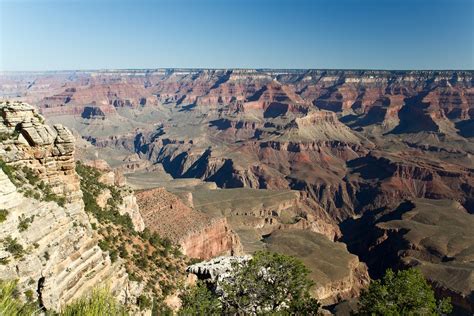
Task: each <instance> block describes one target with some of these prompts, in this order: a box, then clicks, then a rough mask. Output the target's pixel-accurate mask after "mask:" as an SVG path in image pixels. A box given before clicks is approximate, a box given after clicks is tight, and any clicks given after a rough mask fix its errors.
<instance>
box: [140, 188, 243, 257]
mask: <svg viewBox="0 0 474 316" xmlns="http://www.w3.org/2000/svg"><path fill="white" fill-rule="evenodd" d="M137 201H138V205H139V208H140V212H141V215H142V217H143V220H144V222H145V226H146V227H147V228H148V229H150V230H151V231H156V232H157V233H158V234H160V235H161V236H164V237H167V238H169V239H171V240H172V241H174V242H176V243H177V244H179V245H180V246H181V248H182V250H183V253H184V254H185V255H187V256H189V257H194V258H202V259H208V258H211V257H215V256H217V255H222V254H234V253H236V254H237V253H239V252H240V247H241V246H240V241H239V239H238V237H237V235H235V234H234V232H233V231H232V230H231V229H230V227H229V225H228V224H227V220H226V219H225V218H223V217H212V216H209V215H206V214H204V213H201V212H198V211H196V210H193V209H191V208H190V207H188V206H186V205H185V204H184V203H183V202H182V201H181V200H179V198H178V197H177V196H175V195H173V194H171V193H169V192H168V191H166V190H165V189H163V188H157V189H151V190H145V191H142V192H139V193H137Z"/></svg>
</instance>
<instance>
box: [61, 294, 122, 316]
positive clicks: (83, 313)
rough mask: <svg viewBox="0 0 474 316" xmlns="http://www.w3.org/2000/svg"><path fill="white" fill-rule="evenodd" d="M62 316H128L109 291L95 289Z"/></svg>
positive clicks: (64, 311) (70, 306)
mask: <svg viewBox="0 0 474 316" xmlns="http://www.w3.org/2000/svg"><path fill="white" fill-rule="evenodd" d="M60 315H61V316H109V315H110V316H116V315H117V316H120V315H128V313H127V311H126V310H125V308H124V307H123V306H122V305H120V304H119V303H118V302H117V301H116V300H115V298H114V297H113V296H112V295H111V294H110V292H109V291H108V290H107V289H104V288H102V289H94V290H92V293H90V294H89V295H86V296H84V297H82V298H80V299H78V300H76V301H74V302H73V303H71V304H70V305H68V306H66V307H65V308H64V309H63V310H62V311H61V312H60Z"/></svg>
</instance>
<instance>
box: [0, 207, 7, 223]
mask: <svg viewBox="0 0 474 316" xmlns="http://www.w3.org/2000/svg"><path fill="white" fill-rule="evenodd" d="M7 216H8V211H7V210H5V209H1V210H0V223H3V222H4V221H6V220H7Z"/></svg>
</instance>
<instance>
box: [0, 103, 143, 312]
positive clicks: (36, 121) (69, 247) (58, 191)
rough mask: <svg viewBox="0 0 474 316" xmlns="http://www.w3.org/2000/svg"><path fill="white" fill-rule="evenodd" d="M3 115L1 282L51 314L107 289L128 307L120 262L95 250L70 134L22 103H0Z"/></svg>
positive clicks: (129, 295) (0, 151)
mask: <svg viewBox="0 0 474 316" xmlns="http://www.w3.org/2000/svg"><path fill="white" fill-rule="evenodd" d="M0 114H1V119H2V120H1V121H0V133H2V137H3V139H2V142H1V143H0V159H1V163H2V169H1V170H0V184H1V185H0V188H1V189H0V201H1V203H0V204H1V208H2V212H4V213H5V214H6V215H5V219H4V220H3V221H2V222H1V223H0V239H1V240H2V250H1V252H0V253H1V255H0V256H1V261H2V263H1V264H0V278H1V279H17V280H18V287H19V292H20V295H21V296H22V297H24V295H25V293H27V292H30V293H33V297H34V298H35V299H38V301H39V303H40V305H41V306H42V307H44V308H45V309H48V310H56V311H57V310H58V309H60V308H61V306H64V305H65V304H67V303H70V302H71V301H72V300H74V299H76V298H78V297H80V296H81V295H83V294H85V293H87V292H88V291H89V290H91V289H92V288H93V287H97V286H104V285H108V286H109V287H110V289H111V291H112V292H113V293H115V295H117V296H118V297H120V299H121V300H122V301H123V302H124V303H131V301H133V299H134V298H133V297H134V295H135V294H136V293H132V291H129V289H130V288H129V280H128V276H127V273H126V272H125V269H124V267H123V265H122V264H121V261H117V262H115V263H112V262H111V260H110V258H109V256H108V254H107V253H106V252H104V251H102V250H101V249H100V248H99V247H98V245H97V242H98V240H97V236H96V234H95V232H94V231H93V230H92V228H91V225H90V223H89V218H88V216H87V214H86V213H85V212H84V205H83V202H82V199H81V196H82V193H81V190H80V188H79V178H78V175H77V174H76V172H75V161H74V139H73V137H72V136H71V134H70V133H69V131H68V130H67V129H65V128H64V127H62V126H59V125H56V126H55V127H54V129H52V128H50V127H48V126H46V125H44V124H43V118H42V117H41V116H39V115H38V114H37V112H36V110H35V109H34V108H33V107H31V106H29V105H27V104H23V103H6V102H2V103H0Z"/></svg>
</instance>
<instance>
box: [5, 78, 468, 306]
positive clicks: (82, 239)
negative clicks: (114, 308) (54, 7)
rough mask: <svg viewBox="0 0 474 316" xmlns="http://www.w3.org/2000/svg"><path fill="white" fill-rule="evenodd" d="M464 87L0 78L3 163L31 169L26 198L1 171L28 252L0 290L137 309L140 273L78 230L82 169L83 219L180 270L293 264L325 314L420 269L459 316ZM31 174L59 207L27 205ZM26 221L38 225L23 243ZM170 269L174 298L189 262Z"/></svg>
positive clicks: (96, 237) (464, 236)
mask: <svg viewBox="0 0 474 316" xmlns="http://www.w3.org/2000/svg"><path fill="white" fill-rule="evenodd" d="M473 84H474V72H473V71H375V70H374V71H369V70H367V71H363V70H360V71H356V70H272V69H256V70H253V69H229V70H224V69H223V70H219V69H145V70H103V71H63V72H25V73H8V72H6V73H2V74H1V75H0V100H2V101H1V106H0V114H1V117H0V120H1V121H0V134H1V136H2V143H1V145H0V158H1V160H2V162H3V163H5V164H6V165H7V166H11V167H15V168H20V169H19V170H21V168H23V167H26V169H25V171H24V174H25V176H24V179H23V178H22V179H23V180H21V179H20V180H15V179H10V178H9V176H8V174H6V173H5V172H4V171H0V183H2V185H1V186H0V201H1V202H2V206H1V207H0V208H5V209H6V210H8V211H9V216H8V218H7V220H6V221H5V222H4V223H2V224H1V226H0V227H1V228H2V230H1V231H0V236H1V237H2V238H3V239H4V238H6V237H7V236H12V238H15V240H17V241H18V242H21V243H23V244H24V245H25V248H26V245H31V247H30V248H31V249H30V250H29V252H28V254H26V255H24V256H23V259H22V260H19V259H18V258H15V257H14V256H13V255H12V254H9V253H8V252H7V251H3V250H2V251H1V252H0V259H2V260H4V261H5V262H7V259H8V258H9V259H8V263H7V264H4V265H0V276H2V278H6V277H7V276H16V277H18V278H19V279H20V286H21V287H22V289H32V290H34V292H35V293H37V295H39V296H40V299H41V302H42V305H43V306H44V307H45V308H48V309H58V308H59V306H60V304H63V303H65V302H68V301H70V300H71V299H73V298H75V297H78V296H79V295H81V294H82V293H83V292H84V291H85V290H87V289H88V288H91V287H93V286H94V285H96V284H97V283H100V282H105V281H107V282H110V284H111V287H112V289H114V290H116V292H117V296H119V297H121V300H122V301H124V302H125V303H127V302H130V301H132V300H135V299H136V297H138V296H139V295H140V293H142V292H143V291H145V292H146V291H147V289H146V288H145V289H144V285H143V282H141V283H140V282H139V280H130V278H129V275H133V274H134V273H135V274H140V272H137V271H138V270H139V269H138V268H137V270H136V271H135V270H133V269H131V270H130V269H129V270H127V269H126V264H125V263H124V262H126V260H124V259H125V258H121V257H120V256H118V259H114V260H112V259H111V255H110V253H111V252H112V251H111V250H112V249H109V250H108V251H107V250H106V249H105V248H104V247H99V244H100V241H101V240H102V239H103V238H105V237H104V236H110V235H113V233H110V230H114V229H117V228H110V229H109V231H108V232H104V233H103V234H102V233H98V231H100V228H101V227H100V223H99V224H98V225H99V229H98V230H96V229H94V227H95V226H96V224H95V222H94V221H92V224H91V223H90V220H88V215H87V214H86V212H85V208H87V200H84V199H83V194H84V188H86V187H87V186H86V185H87V183H86V184H83V183H81V181H80V178H81V179H82V180H84V177H85V176H84V175H83V174H82V175H81V174H80V173H78V172H77V171H76V169H77V166H76V165H79V166H80V168H83V169H84V170H86V171H87V172H89V173H90V174H94V175H97V181H98V182H97V183H99V184H97V185H96V186H98V187H100V190H99V191H100V192H99V191H98V192H97V197H96V198H95V199H94V203H97V205H99V206H100V207H101V208H107V207H109V206H110V207H112V208H114V210H115V209H116V210H117V212H118V213H119V214H120V215H117V216H123V215H124V214H127V216H129V217H130V219H131V224H130V225H132V226H133V227H134V230H135V231H137V232H141V233H142V235H145V233H143V232H144V231H145V232H146V234H148V233H150V234H153V233H157V234H158V235H160V236H162V237H164V238H166V240H170V241H171V242H172V243H173V244H176V245H178V246H179V249H180V251H181V252H182V254H184V255H185V256H188V257H190V258H196V259H201V260H203V259H211V258H214V257H217V256H222V255H225V256H229V255H242V254H251V253H253V252H254V251H257V250H271V251H275V252H280V253H284V254H290V255H293V256H295V257H297V258H300V259H301V260H302V261H303V262H304V263H305V265H306V266H307V267H308V268H309V269H310V270H311V275H310V276H311V278H312V279H313V280H314V281H315V283H316V285H315V287H314V288H313V290H312V294H313V295H314V296H315V297H316V298H317V299H319V300H320V301H321V302H322V303H323V305H324V306H325V307H326V308H327V309H328V310H331V311H337V309H338V308H337V306H338V304H339V305H341V304H349V303H348V302H350V301H351V300H353V299H354V298H357V297H358V296H359V294H360V292H361V290H362V289H364V288H365V287H366V286H367V284H368V283H369V281H370V279H371V278H372V279H374V278H379V277H380V276H381V275H382V274H383V272H384V271H385V269H387V268H394V269H398V268H406V267H413V266H415V267H418V268H419V269H420V270H421V271H422V273H423V274H424V276H425V277H426V278H427V280H428V281H429V283H430V284H431V285H432V286H433V287H434V289H435V291H436V293H437V294H439V295H446V296H449V297H451V298H452V302H453V304H454V305H455V307H456V310H457V311H458V312H459V313H466V314H471V313H473V312H474V298H473V297H474V233H473V229H472V227H474V217H473V216H474V141H473V140H474V85H473ZM7 100H8V101H7ZM28 104H29V105H28ZM77 161H80V163H77ZM89 168H90V169H89ZM30 169H31V170H34V171H35V173H36V174H38V176H39V179H41V181H44V183H46V184H47V185H48V186H47V188H48V189H49V190H51V192H54V194H55V196H56V195H57V196H59V197H63V198H64V200H58V201H60V203H56V204H55V202H52V201H44V200H41V199H40V200H38V199H35V198H33V197H32V196H28V194H27V192H29V191H28V190H33V191H34V189H35V188H36V186H37V185H36V184H34V183H33V182H32V181H29V180H28V174H29V171H28V170H30ZM77 170H79V171H81V170H82V169H77ZM82 172H83V170H82ZM15 181H20V182H21V181H23V182H25V183H26V184H25V185H24V186H23V189H20V188H19V187H18V185H17V186H15V185H14V184H15V183H14V182H15ZM28 181H29V182H28ZM38 181H39V180H38ZM117 188H118V189H117ZM39 189H40V191H39V193H38V194H39V195H40V196H41V197H43V196H47V195H48V193H49V191H48V192H46V191H44V189H42V188H39ZM41 190H43V191H41ZM45 192H46V193H45ZM32 194H34V193H32ZM118 197H119V198H118ZM111 198H112V200H113V199H117V200H118V201H120V202H121V203H118V202H117V203H113V205H109V204H110V203H112V202H110V200H111ZM84 203H85V205H84ZM26 209H34V210H35V211H34V212H33V213H31V212H26V213H25V210H26ZM24 216H34V220H33V219H32V220H31V221H32V222H31V225H30V228H29V229H27V230H23V231H19V230H17V225H18V224H19V221H20V218H23V217H24ZM104 230H107V229H105V227H104ZM101 234H102V235H101ZM140 236H141V235H140ZM130 240H133V241H134V243H137V244H138V245H140V246H137V247H144V248H143V249H149V248H153V247H154V246H153V245H148V244H146V247H145V246H144V244H145V243H146V242H144V241H142V240H141V239H140V240H139V238H138V237H137V236H130ZM33 244H34V245H35V246H33ZM36 245H37V247H36ZM164 245H165V246H164V248H165V249H166V251H168V250H167V248H166V243H164ZM147 247H149V248H147ZM160 247H162V245H160V246H159V247H158V246H157V247H156V251H162V248H160ZM153 249H154V248H153ZM163 251H165V250H163ZM127 252H131V249H127ZM149 252H150V253H152V250H150V251H149ZM171 252H173V250H171ZM45 253H48V255H47V256H46V255H45ZM46 257H48V258H49V259H46ZM171 264H174V265H176V266H177V267H178V268H176V271H174V270H173V272H170V274H169V276H168V277H167V278H166V280H167V281H169V282H170V283H173V282H175V280H177V279H180V278H184V266H185V262H184V259H182V258H181V257H180V256H178V255H176V257H170V258H169V259H167V262H166V264H164V265H165V266H167V267H168V266H169V265H171ZM35 266H37V267H42V268H41V271H40V270H39V269H34V268H33V267H35ZM98 266H100V269H98V268H97V267H98ZM66 271H67V273H66ZM180 273H181V274H182V275H181V276H180ZM142 277H143V278H144V279H145V280H147V277H148V276H142ZM30 280H32V281H30ZM176 282H177V281H176ZM165 287H166V286H165V285H161V286H160V289H159V290H158V289H157V291H159V292H160V293H163V288H165ZM170 296H172V295H170Z"/></svg>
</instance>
